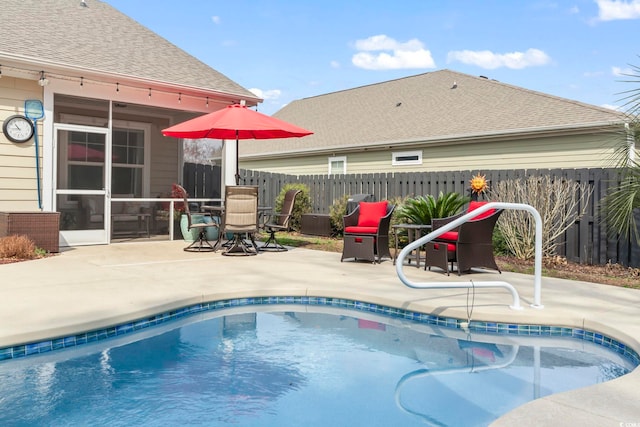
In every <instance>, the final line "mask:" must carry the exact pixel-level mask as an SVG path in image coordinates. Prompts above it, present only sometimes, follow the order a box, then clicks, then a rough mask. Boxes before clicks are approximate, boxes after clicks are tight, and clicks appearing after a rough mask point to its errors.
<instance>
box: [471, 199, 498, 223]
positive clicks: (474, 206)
mask: <svg viewBox="0 0 640 427" xmlns="http://www.w3.org/2000/svg"><path fill="white" fill-rule="evenodd" d="M487 203H489V202H476V201H473V202H470V203H469V208H468V209H467V212H471V211H474V210H476V209H478V208H479V207H480V206H483V205H486V204H487ZM495 211H496V210H495V209H489V210H488V211H486V212H483V213H481V214H480V215H478V216H474V217H473V218H471V220H472V221H477V220H479V219H483V218H486V217H488V216H491V215H493V214H494V212H495Z"/></svg>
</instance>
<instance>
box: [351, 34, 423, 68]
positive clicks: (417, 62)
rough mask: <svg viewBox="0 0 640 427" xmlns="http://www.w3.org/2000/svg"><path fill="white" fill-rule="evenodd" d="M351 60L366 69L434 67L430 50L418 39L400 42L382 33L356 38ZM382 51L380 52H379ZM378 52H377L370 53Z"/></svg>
mask: <svg viewBox="0 0 640 427" xmlns="http://www.w3.org/2000/svg"><path fill="white" fill-rule="evenodd" d="M355 48H356V49H357V50H359V51H360V52H358V53H356V54H355V55H353V57H352V58H351V62H352V63H353V65H355V66H356V67H358V68H364V69H366V70H398V69H405V68H435V67H436V65H435V62H434V60H433V58H432V57H431V52H430V51H429V50H427V49H425V48H424V45H423V43H422V42H421V41H420V40H418V39H411V40H409V41H407V42H404V43H401V42H398V41H396V40H394V39H392V38H390V37H387V36H386V35H384V34H380V35H377V36H372V37H369V38H367V39H363V40H356V42H355ZM379 51H382V52H379ZM370 52H378V53H370Z"/></svg>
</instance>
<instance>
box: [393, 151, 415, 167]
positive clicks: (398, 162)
mask: <svg viewBox="0 0 640 427" xmlns="http://www.w3.org/2000/svg"><path fill="white" fill-rule="evenodd" d="M391 156H392V157H391V165H393V166H404V165H421V164H422V151H397V152H393V153H391Z"/></svg>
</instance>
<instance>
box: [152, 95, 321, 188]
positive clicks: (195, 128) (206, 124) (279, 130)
mask: <svg viewBox="0 0 640 427" xmlns="http://www.w3.org/2000/svg"><path fill="white" fill-rule="evenodd" d="M312 133H313V132H310V131H308V130H306V129H303V128H301V127H298V126H295V125H292V124H291V123H287V122H285V121H282V120H280V119H276V118H275V117H271V116H267V115H266V114H262V113H259V112H257V111H254V110H251V109H249V108H247V107H246V106H244V105H239V104H234V105H229V106H227V107H226V108H223V109H221V110H218V111H214V112H213V113H209V114H205V115H203V116H200V117H196V118H195V119H191V120H187V121H186V122H182V123H178V124H177V125H174V126H171V127H169V128H167V129H163V130H162V134H163V135H164V136H173V137H175V138H189V139H199V138H212V139H235V140H236V142H237V141H238V140H240V139H274V138H294V137H301V136H306V135H311V134H312ZM239 181H240V174H239V172H238V152H237V151H236V185H238V184H239Z"/></svg>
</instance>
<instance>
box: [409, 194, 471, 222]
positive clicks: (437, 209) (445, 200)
mask: <svg viewBox="0 0 640 427" xmlns="http://www.w3.org/2000/svg"><path fill="white" fill-rule="evenodd" d="M468 202H469V198H468V197H465V196H462V195H460V194H458V193H453V192H451V193H447V194H443V193H442V192H440V194H439V195H438V198H437V199H436V198H435V197H433V196H432V195H431V194H429V195H427V196H417V197H413V198H408V199H406V200H405V202H404V204H403V206H402V207H401V208H400V209H399V210H398V218H399V219H400V221H402V222H407V223H410V224H431V219H432V218H446V217H448V216H451V215H455V214H456V213H458V212H459V211H460V209H462V207H463V206H464V205H465V204H467V203H468Z"/></svg>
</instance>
